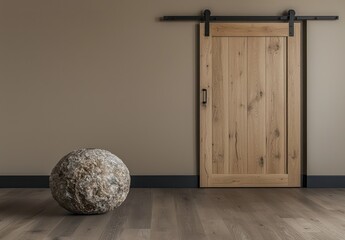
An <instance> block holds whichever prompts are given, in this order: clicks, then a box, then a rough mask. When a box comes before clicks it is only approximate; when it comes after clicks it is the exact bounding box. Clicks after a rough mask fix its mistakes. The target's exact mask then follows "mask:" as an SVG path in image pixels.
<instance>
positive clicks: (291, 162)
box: [287, 23, 301, 187]
mask: <svg viewBox="0 0 345 240" xmlns="http://www.w3.org/2000/svg"><path fill="white" fill-rule="evenodd" d="M287 82H288V83H287V88H288V91H287V94H288V96H287V108H288V110H287V112H288V118H287V121H288V124H287V126H288V140H287V141H288V144H287V145H288V151H287V153H288V173H289V186H290V187H300V186H301V29H300V23H296V24H295V36H294V37H293V38H292V37H289V38H288V80H287Z"/></svg>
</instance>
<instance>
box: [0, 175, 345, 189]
mask: <svg viewBox="0 0 345 240" xmlns="http://www.w3.org/2000/svg"><path fill="white" fill-rule="evenodd" d="M303 179H304V180H303V182H304V187H308V188H345V175H341V176H329V175H325V176H321V175H309V176H303ZM48 187H49V176H0V188H48ZM131 187H133V188H197V187H199V176H197V175H160V176H157V175H153V176H152V175H151V176H148V175H145V176H144V175H142V176H131Z"/></svg>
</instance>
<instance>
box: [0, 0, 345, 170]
mask: <svg viewBox="0 0 345 240" xmlns="http://www.w3.org/2000/svg"><path fill="white" fill-rule="evenodd" d="M207 7H209V8H211V9H212V11H213V13H215V14H219V15H277V14H280V13H281V12H282V11H284V10H286V9H289V8H294V9H295V10H296V11H297V13H299V14H303V15H312V14H316V15H317V14H337V15H340V17H341V20H340V21H337V22H310V23H309V29H308V34H309V41H308V44H309V45H308V60H309V68H308V157H309V159H308V173H309V174H345V157H344V156H345V124H344V122H345V94H344V91H345V65H344V56H345V44H344V43H345V22H344V20H343V19H345V1H343V0H329V1H325V0H290V1H286V0H261V1H257V0H241V1H240V0H237V1H234V0H232V1H230V0H217V1H214V0H213V1H211V0H209V1H206V0H188V1H185V0H175V1H171V0H145V1H141V0H136V1H135V0H92V1H90V0H54V1H47V0H30V1H27V0H0V174H2V175H14V174H49V173H50V170H51V168H52V167H53V166H54V164H55V163H56V162H57V161H58V160H59V159H60V158H61V157H62V156H63V155H64V154H65V153H67V152H69V151H71V150H73V149H76V148H81V147H97V148H105V149H109V150H110V151H112V152H114V153H115V154H117V155H118V156H119V157H120V158H122V159H123V160H124V161H125V163H126V164H127V165H128V167H129V169H130V171H131V173H132V174H162V175H163V174H196V173H197V154H196V152H197V144H198V142H197V138H196V134H197V129H196V123H197V119H198V117H197V115H196V104H197V103H196V84H197V81H198V79H197V74H196V73H197V72H196V71H197V69H196V67H197V63H196V61H197V59H196V55H197V53H198V52H197V48H196V34H195V29H196V24H195V23H186V22H184V23H163V22H159V21H158V20H157V19H158V17H160V16H162V15H169V14H170V15H171V14H188V15H190V14H199V11H200V10H201V9H204V8H207Z"/></svg>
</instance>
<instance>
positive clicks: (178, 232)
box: [0, 188, 345, 240]
mask: <svg viewBox="0 0 345 240" xmlns="http://www.w3.org/2000/svg"><path fill="white" fill-rule="evenodd" d="M0 239H15V240H20V239H35V240H40V239H55V240H58V239H60V240H62V239H83V240H84V239H126V240H131V239H157V240H166V239H186V240H193V239H196V240H203V239H254V240H269V239H274V240H275V239H294V240H295V239H319V240H328V239H345V189H298V188H287V189H279V188H278V189H270V188H266V189H254V188H249V189H148V188H147V189H139V188H136V189H131V191H130V194H129V195H128V198H127V200H126V201H125V203H124V204H123V205H122V206H120V207H119V208H118V209H116V210H114V211H112V212H109V213H107V214H103V215H90V216H78V215H72V214H69V213H68V212H67V211H65V210H64V209H62V208H60V207H59V206H58V204H57V203H56V202H55V201H54V200H53V199H52V197H51V195H50V190H49V189H0Z"/></svg>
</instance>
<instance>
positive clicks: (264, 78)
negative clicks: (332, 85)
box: [200, 23, 301, 187]
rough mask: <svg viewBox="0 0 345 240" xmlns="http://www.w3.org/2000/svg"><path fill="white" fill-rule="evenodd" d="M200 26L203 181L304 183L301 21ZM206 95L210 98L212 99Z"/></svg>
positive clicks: (266, 184)
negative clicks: (290, 34) (290, 32)
mask: <svg viewBox="0 0 345 240" xmlns="http://www.w3.org/2000/svg"><path fill="white" fill-rule="evenodd" d="M295 29H296V31H295V32H296V34H295V36H294V37H288V24H282V23H269V24H263V23H226V24H212V25H211V34H210V36H209V37H205V36H204V34H203V30H204V24H201V26H200V71H201V72H200V87H201V89H202V90H203V91H207V96H204V95H203V97H204V98H205V97H206V98H207V103H206V104H202V106H201V107H200V150H201V152H200V185H201V187H227V186H228V187H232V186H233V187H254V186H255V187H260V186H262V187H269V186H272V187H284V186H300V161H301V159H300V78H301V77H300V46H299V45H300V34H299V29H300V26H299V24H298V23H296V24H295ZM204 100H205V99H204Z"/></svg>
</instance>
